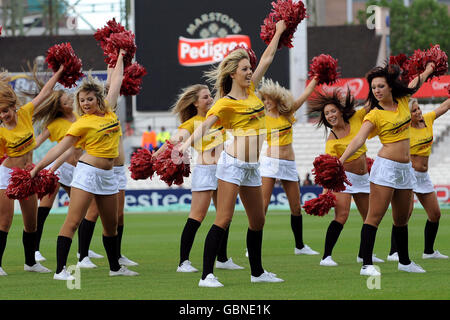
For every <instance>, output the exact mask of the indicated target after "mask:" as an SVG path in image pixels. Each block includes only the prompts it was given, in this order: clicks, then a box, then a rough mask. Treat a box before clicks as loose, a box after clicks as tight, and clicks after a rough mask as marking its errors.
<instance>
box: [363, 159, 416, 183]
mask: <svg viewBox="0 0 450 320" xmlns="http://www.w3.org/2000/svg"><path fill="white" fill-rule="evenodd" d="M413 171H414V169H413V168H412V165H411V162H408V163H401V162H397V161H392V160H389V159H385V158H381V157H376V158H375V161H374V162H373V165H372V169H371V171H370V178H369V181H370V182H372V183H374V184H378V185H380V186H386V187H391V188H394V189H411V190H412V189H413V188H414V185H415V184H416V177H415V175H414V172H413Z"/></svg>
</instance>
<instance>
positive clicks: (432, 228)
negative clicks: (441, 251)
mask: <svg viewBox="0 0 450 320" xmlns="http://www.w3.org/2000/svg"><path fill="white" fill-rule="evenodd" d="M438 228H439V221H438V222H431V221H430V220H427V223H426V224H425V231H424V235H425V250H424V251H423V253H426V254H431V253H433V252H434V249H433V247H434V240H436V235H437V232H438Z"/></svg>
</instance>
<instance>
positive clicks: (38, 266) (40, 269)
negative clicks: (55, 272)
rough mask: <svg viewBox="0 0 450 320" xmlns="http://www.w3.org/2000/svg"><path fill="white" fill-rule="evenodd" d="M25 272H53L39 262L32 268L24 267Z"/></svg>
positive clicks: (25, 265)
mask: <svg viewBox="0 0 450 320" xmlns="http://www.w3.org/2000/svg"><path fill="white" fill-rule="evenodd" d="M23 270H25V271H29V272H38V273H49V272H52V271H51V270H50V269H47V268H46V267H44V266H43V265H41V264H40V263H39V262H36V263H35V264H34V265H32V266H31V267H30V266H29V265H27V264H24V265H23Z"/></svg>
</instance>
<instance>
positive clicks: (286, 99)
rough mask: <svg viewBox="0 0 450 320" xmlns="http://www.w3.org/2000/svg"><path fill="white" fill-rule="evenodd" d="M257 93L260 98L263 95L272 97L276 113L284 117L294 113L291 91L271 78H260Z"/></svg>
mask: <svg viewBox="0 0 450 320" xmlns="http://www.w3.org/2000/svg"><path fill="white" fill-rule="evenodd" d="M257 95H258V96H259V98H260V99H262V98H263V97H264V96H266V97H269V98H270V99H272V100H273V101H274V102H275V103H276V105H277V110H278V113H279V114H281V115H283V116H285V117H290V116H291V115H292V114H293V113H294V110H293V108H294V97H293V96H292V94H291V92H290V91H289V90H287V89H286V88H284V87H283V86H281V85H280V84H279V83H278V82H274V81H273V80H272V79H266V78H264V79H262V80H261V86H260V88H259V90H258V92H257Z"/></svg>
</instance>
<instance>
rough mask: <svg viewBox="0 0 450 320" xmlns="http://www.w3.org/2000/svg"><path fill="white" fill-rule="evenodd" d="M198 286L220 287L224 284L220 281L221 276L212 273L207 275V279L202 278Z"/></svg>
mask: <svg viewBox="0 0 450 320" xmlns="http://www.w3.org/2000/svg"><path fill="white" fill-rule="evenodd" d="M198 286H199V287H206V288H220V287H223V284H221V283H220V282H219V278H217V277H215V276H214V275H213V274H212V273H210V274H208V275H207V276H206V278H205V280H203V279H200V281H199V282H198Z"/></svg>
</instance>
